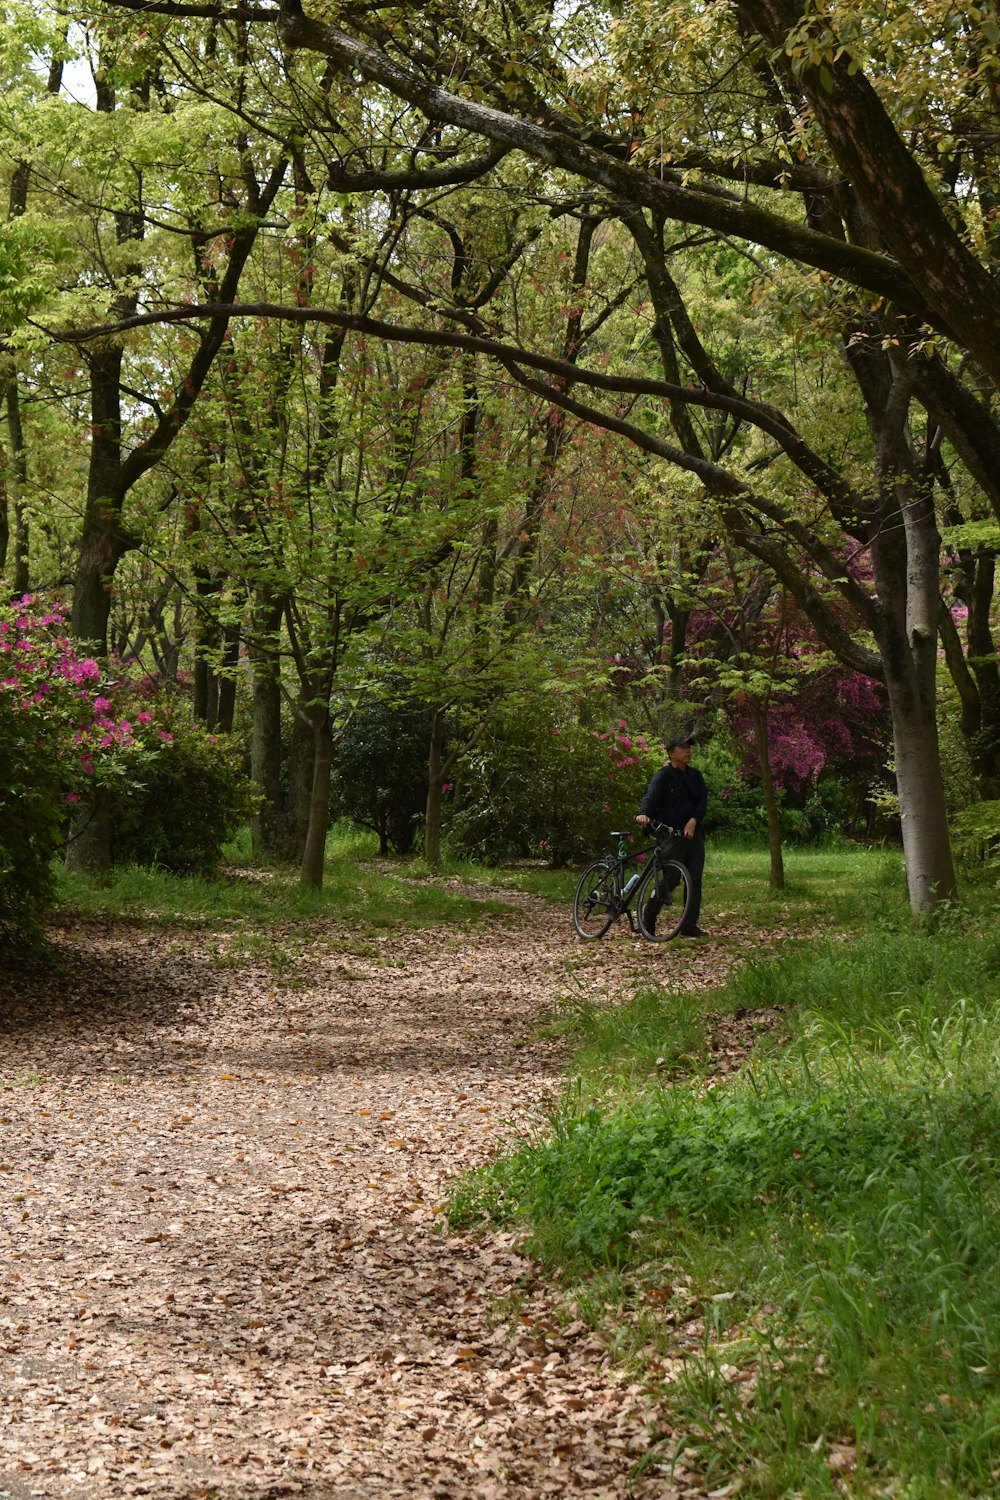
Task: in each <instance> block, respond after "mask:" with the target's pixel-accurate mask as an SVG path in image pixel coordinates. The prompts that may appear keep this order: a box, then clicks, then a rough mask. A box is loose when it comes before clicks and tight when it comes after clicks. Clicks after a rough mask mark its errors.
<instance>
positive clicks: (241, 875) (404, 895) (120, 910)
mask: <svg viewBox="0 0 1000 1500" xmlns="http://www.w3.org/2000/svg"><path fill="white" fill-rule="evenodd" d="M376 849H377V843H376V841H375V839H374V837H373V836H371V835H367V834H365V833H363V832H360V833H359V832H357V831H355V830H351V829H344V828H337V829H336V830H334V832H333V834H332V835H331V838H330V841H329V844H328V846H327V858H326V867H325V872H324V881H323V887H322V889H321V890H319V891H314V890H304V889H303V888H302V887H301V886H300V885H299V883H298V877H297V874H296V873H295V872H294V871H293V870H291V869H289V868H287V867H285V868H281V869H263V870H261V869H255V868H254V867H253V866H252V865H251V864H250V862H249V859H248V855H247V851H246V850H245V849H244V848H243V847H242V846H241V845H237V846H234V847H233V849H231V850H229V851H227V853H228V854H229V855H230V857H231V862H230V863H229V864H227V866H226V867H225V869H226V873H225V874H223V875H220V876H217V877H212V878H209V877H204V878H203V877H199V876H192V875H184V876H179V875H170V874H168V873H167V872H165V871H162V870H155V869H145V868H137V867H134V866H133V867H126V868H122V869H116V870H114V871H113V872H112V875H111V877H110V878H109V880H108V881H107V882H106V883H95V882H93V881H90V880H87V879H84V878H81V877H79V876H73V875H69V874H67V873H66V872H65V871H63V870H60V871H59V872H58V879H59V899H60V902H61V903H62V904H63V905H64V906H66V907H68V908H72V909H74V910H76V911H82V912H86V913H91V914H100V915H106V916H117V917H123V918H128V919H130V920H133V921H150V922H155V923H157V924H158V925H164V924H166V925H175V926H179V927H191V926H193V925H219V924H222V925H226V924H230V925H232V926H234V927H236V928H242V929H244V930H245V931H246V932H247V933H248V934H249V937H248V941H249V939H250V938H253V939H254V941H255V943H256V946H257V947H260V946H261V944H262V943H264V944H265V946H266V939H267V935H268V934H269V933H270V934H279V935H280V936H281V938H282V940H283V941H285V942H286V943H287V941H288V940H289V939H290V938H291V937H292V936H293V935H294V933H295V932H297V933H298V935H299V936H300V937H301V938H303V939H304V940H310V939H311V938H312V937H314V936H315V935H316V932H317V931H318V929H319V925H320V924H321V923H323V922H326V921H329V920H331V919H332V920H335V921H336V922H337V923H338V924H342V925H344V926H349V927H351V928H352V929H353V930H354V932H355V933H357V934H359V935H361V936H362V937H363V936H364V935H365V934H366V933H367V934H371V933H374V932H377V931H378V930H379V929H384V928H417V927H433V926H440V925H455V926H459V927H460V926H463V925H468V924H472V923H475V922H477V921H480V920H481V919H482V917H483V916H484V914H487V913H492V914H504V913H506V912H508V911H509V910H510V908H509V906H508V904H506V903H505V902H504V900H503V893H502V890H500V889H499V888H498V889H497V895H496V899H495V900H482V899H475V898H473V897H471V896H469V895H467V894H465V893H463V892H462V891H460V890H456V889H453V888H450V887H449V886H448V885H447V884H442V883H440V882H435V881H430V880H422V879H420V878H418V877H419V873H420V872H419V869H414V868H412V867H411V866H410V865H402V864H398V863H395V864H393V863H386V864H384V865H379V864H378V862H377V861H376V859H375V855H376ZM261 928H263V929H264V931H263V932H260V931H259V930H258V931H256V932H254V931H253V929H261ZM253 946H254V944H253V943H251V947H253ZM248 951H249V950H248ZM250 956H253V954H251V955H250Z"/></svg>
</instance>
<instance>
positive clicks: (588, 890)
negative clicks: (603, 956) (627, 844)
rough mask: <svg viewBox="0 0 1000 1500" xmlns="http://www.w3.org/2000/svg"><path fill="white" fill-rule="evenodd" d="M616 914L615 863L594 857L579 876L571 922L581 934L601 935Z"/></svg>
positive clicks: (593, 936)
mask: <svg viewBox="0 0 1000 1500" xmlns="http://www.w3.org/2000/svg"><path fill="white" fill-rule="evenodd" d="M617 915H618V894H617V892H616V890H615V867H614V865H613V864H609V863H608V861H607V860H604V859H595V861H594V863H593V864H592V865H588V866H587V868H586V869H585V870H584V872H583V874H582V875H581V876H580V881H579V884H578V885H577V888H576V892H575V894H574V896H573V926H574V927H575V928H576V930H577V932H578V933H579V934H580V936H581V937H582V938H587V939H591V938H600V937H603V936H604V934H605V933H606V932H607V930H608V928H609V927H610V926H611V924H612V922H613V921H614V920H615V917H616V916H617Z"/></svg>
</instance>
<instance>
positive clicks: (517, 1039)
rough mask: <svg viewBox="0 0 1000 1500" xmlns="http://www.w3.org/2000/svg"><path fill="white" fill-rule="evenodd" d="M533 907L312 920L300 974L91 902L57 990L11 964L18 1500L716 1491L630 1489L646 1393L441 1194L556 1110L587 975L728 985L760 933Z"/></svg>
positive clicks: (10, 1172) (646, 1482)
mask: <svg viewBox="0 0 1000 1500" xmlns="http://www.w3.org/2000/svg"><path fill="white" fill-rule="evenodd" d="M482 894H483V896H484V897H485V896H486V895H487V894H488V895H489V896H490V898H491V900H493V901H495V899H496V892H495V891H490V892H487V891H486V890H485V889H484V890H483V892H482ZM504 899H505V900H507V899H508V897H507V895H506V894H505V897H504ZM509 904H510V906H511V908H512V909H513V911H514V916H513V918H510V917H507V918H504V917H499V916H495V915H491V916H487V917H485V918H484V919H483V921H482V924H481V925H479V926H476V927H473V928H470V929H466V928H461V929H458V928H440V927H439V928H436V929H434V930H431V931H427V932H394V933H391V934H385V935H377V936H375V937H372V936H371V935H369V934H365V935H364V940H363V941H360V942H359V941H357V936H358V935H357V934H352V933H350V932H349V931H347V930H346V929H345V928H344V927H343V926H340V927H339V928H338V927H337V925H336V924H334V923H329V924H326V925H324V924H321V923H319V924H318V923H317V922H316V920H315V919H313V920H312V924H311V928H312V930H313V931H314V932H315V933H316V934H317V935H316V936H315V938H314V940H313V941H312V942H311V943H310V944H309V946H308V947H307V948H306V949H305V950H304V952H303V951H300V953H299V956H298V957H297V959H296V962H295V965H294V969H295V972H294V974H293V975H292V976H291V978H290V979H289V977H288V976H285V979H284V982H283V983H280V984H279V983H277V982H276V981H275V978H274V976H273V974H272V973H271V972H270V971H269V970H268V969H267V968H266V967H265V966H264V965H262V964H257V965H255V964H253V963H243V964H240V965H237V966H235V967H234V966H231V965H228V964H224V965H220V963H219V938H220V934H218V933H213V932H212V931H211V930H206V929H205V928H202V927H199V928H198V929H197V930H196V931H195V932H188V933H186V934H183V933H181V934H179V933H178V932H177V930H176V929H168V928H166V927H163V928H157V927H156V926H155V925H151V924H150V923H149V922H146V923H144V924H143V925H141V926H140V925H133V926H130V925H128V924H126V923H123V922H114V923H111V922H108V921H105V920H102V919H95V918H84V917H73V918H67V919H66V920H65V921H64V923H63V924H62V925H61V926H59V927H57V928H56V929H54V930H53V932H52V939H53V943H54V949H55V953H56V955H57V958H58V966H57V969H56V970H55V971H52V972H48V971H47V972H32V973H23V972H7V971H3V970H0V996H2V1001H3V1013H4V1017H5V1041H4V1043H3V1054H2V1059H0V1083H2V1085H3V1086H2V1087H0V1205H2V1212H0V1249H2V1253H3V1264H4V1266H5V1268H6V1269H5V1273H4V1276H3V1283H2V1294H0V1357H2V1372H3V1389H4V1401H3V1405H2V1407H0V1497H9V1500H55V1497H59V1500H64V1497H66V1496H74V1495H78V1496H81V1497H85V1500H130V1497H138V1496H153V1497H157V1500H236V1497H239V1500H251V1497H253V1500H278V1497H286V1496H288V1497H291V1496H305V1497H309V1500H326V1497H340V1496H345V1497H357V1500H362V1497H368V1496H371V1497H375V1496H378V1497H393V1496H428V1497H441V1500H451V1497H454V1500H458V1497H465V1496H469V1495H475V1496H477V1497H483V1500H491V1497H493V1496H504V1497H524V1500H528V1497H535V1496H539V1497H541V1496H547V1495H566V1494H572V1493H581V1494H585V1495H587V1496H588V1497H591V1500H605V1497H606V1500H615V1497H619V1496H625V1495H636V1496H640V1497H643V1496H654V1495H655V1496H660V1497H676V1496H680V1495H684V1496H685V1497H687V1496H697V1495H698V1494H700V1493H702V1492H701V1491H700V1490H699V1489H698V1486H697V1481H696V1480H695V1479H694V1478H693V1477H692V1476H691V1475H690V1474H689V1473H687V1471H686V1470H684V1469H683V1467H681V1468H679V1469H676V1470H675V1471H674V1472H673V1473H672V1474H669V1473H668V1472H667V1471H666V1470H665V1468H662V1467H661V1468H658V1467H657V1466H656V1465H655V1464H650V1465H648V1467H646V1469H645V1470H644V1471H643V1472H642V1474H641V1476H640V1477H634V1476H633V1470H634V1468H635V1466H636V1464H637V1462H638V1461H640V1460H642V1459H643V1456H644V1455H645V1454H646V1453H647V1450H648V1448H649V1443H650V1432H651V1430H652V1427H651V1424H652V1423H653V1420H654V1414H652V1413H651V1412H650V1410H649V1406H648V1400H647V1398H646V1395H645V1393H644V1391H643V1390H642V1389H641V1388H640V1387H639V1386H638V1385H636V1384H629V1383H628V1379H627V1377H626V1376H625V1375H624V1374H623V1372H622V1370H621V1369H620V1368H619V1367H618V1366H616V1364H615V1362H614V1360H613V1359H612V1357H611V1355H610V1354H609V1352H608V1350H607V1349H606V1348H605V1346H604V1345H603V1344H602V1343H601V1341H600V1340H599V1339H598V1338H596V1337H595V1336H594V1335H593V1334H592V1332H591V1331H590V1330H589V1329H588V1328H587V1327H586V1325H585V1324H584V1323H582V1322H580V1321H576V1322H571V1323H569V1324H568V1325H566V1324H565V1317H564V1316H563V1317H560V1316H557V1315H556V1307H555V1299H554V1297H553V1295H552V1294H551V1293H550V1292H549V1290H548V1289H547V1288H546V1287H545V1285H544V1284H543V1282H542V1280H541V1278H540V1276H539V1273H538V1269H537V1267H535V1266H534V1265H532V1263H531V1262H530V1261H529V1260H527V1259H525V1257H524V1256H523V1255H522V1254H520V1253H519V1251H518V1246H517V1243H516V1240H515V1237H514V1236H513V1235H511V1234H509V1233H493V1234H487V1235H485V1236H478V1235H476V1236H471V1235H469V1236H466V1235H449V1234H448V1233H447V1231H446V1229H445V1228H443V1226H442V1220H441V1215H440V1205H441V1201H442V1197H443V1194H444V1191H445V1186H446V1183H447V1181H448V1180H449V1179H450V1178H451V1177H453V1176H454V1175H455V1174H456V1173H459V1172H462V1171H464V1170H466V1169H468V1168H471V1167H473V1166H476V1165H478V1164H479V1163H481V1162H482V1161H484V1160H485V1159H486V1158H487V1157H488V1156H489V1154H490V1152H491V1151H492V1150H493V1149H494V1148H495V1147H497V1146H498V1144H500V1143H501V1142H503V1141H504V1140H507V1139H509V1138H510V1137H511V1136H512V1135H518V1134H525V1133H532V1132H535V1131H537V1130H538V1129H539V1128H540V1127H541V1126H542V1124H543V1123H544V1118H545V1112H546V1106H547V1105H548V1104H549V1103H551V1101H552V1100H553V1099H554V1098H555V1096H556V1095H557V1094H558V1092H559V1090H560V1088H561V1067H562V1065H563V1063H564V1061H565V1058H564V1056H563V1053H562V1050H561V1049H562V1047H563V1046H564V1043H563V1042H562V1041H560V1040H559V1039H558V1038H554V1037H553V1036H552V1035H551V1034H549V1033H548V1032H547V1031H546V1030H545V1028H544V1027H540V1025H539V1023H540V1022H542V1021H543V1020H545V1019H546V1018H547V1017H548V1016H550V1015H551V1012H552V1007H553V1004H554V1001H555V999H556V997H557V996H558V995H559V994H560V992H561V991H562V990H564V989H565V986H566V983H567V976H568V975H571V977H572V983H573V985H574V987H575V989H576V992H577V993H579V992H580V991H581V989H582V990H584V991H588V990H589V991H590V992H591V993H592V994H593V995H594V996H595V998H596V997H599V996H601V995H610V994H618V993H627V992H629V991H630V990H633V989H635V988H636V987H637V986H638V985H640V984H649V983H650V982H655V983H657V984H662V985H664V986H665V987H668V988H669V987H671V986H672V985H673V986H677V987H680V986H683V987H684V988H688V989H689V988H692V987H696V986H698V987H707V986H709V985H713V984H717V983H719V982H720V980H721V979H722V978H724V977H725V974H726V972H728V970H730V969H731V968H732V966H733V965H734V964H735V963H736V962H739V961H740V960H741V959H742V958H743V957H744V956H745V954H746V951H747V949H748V948H749V947H751V946H753V945H755V944H757V943H759V941H760V938H761V936H762V935H761V934H758V933H754V932H749V931H742V932H740V931H737V930H736V929H735V928H732V929H731V930H730V932H729V933H728V937H729V938H730V940H731V941H730V942H728V943H727V944H725V945H720V944H701V943H699V944H692V945H688V946H687V947H686V948H680V947H678V946H677V945H670V947H669V948H661V947H659V946H656V945H647V944H643V943H640V942H638V941H637V940H635V939H632V938H630V936H629V935H628V934H627V933H624V932H622V933H614V934H612V935H610V936H609V938H608V939H606V940H605V941H604V942H602V943H596V944H581V943H579V942H578V941H577V940H576V938H575V937H574V935H573V933H572V929H571V927H570V924H569V921H568V919H565V916H564V913H562V912H561V911H559V910H558V909H554V908H553V907H551V906H550V905H547V904H545V903H543V902H541V901H539V900H536V899H534V898H531V897H527V896H521V895H519V894H517V893H509ZM347 949H350V950H351V951H350V960H349V966H347V967H345V962H344V955H345V951H347ZM764 1024H767V1023H766V1022H765V1023H764ZM734 1025H735V1023H733V1022H729V1023H728V1026H729V1030H728V1031H727V1033H726V1034H725V1036H724V1037H723V1038H721V1040H720V1043H719V1045H718V1047H717V1051H718V1053H719V1059H718V1060H719V1064H720V1068H721V1069H722V1070H724V1071H728V1070H729V1069H730V1068H731V1067H732V1066H734V1065H736V1064H737V1063H738V1061H739V1058H740V1056H741V1055H745V1050H746V1048H747V1046H749V1045H751V1044H752V1041H753V1038H754V1036H755V1035H756V1034H757V1028H755V1026H754V1025H748V1026H747V1027H744V1028H743V1030H742V1031H741V1032H740V1033H739V1035H737V1034H736V1033H735V1032H734V1030H733V1028H734ZM658 1436H659V1437H661V1438H662V1433H660V1434H658Z"/></svg>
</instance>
